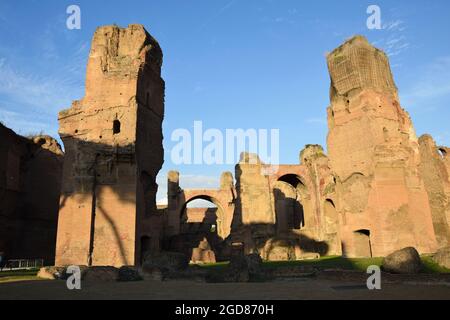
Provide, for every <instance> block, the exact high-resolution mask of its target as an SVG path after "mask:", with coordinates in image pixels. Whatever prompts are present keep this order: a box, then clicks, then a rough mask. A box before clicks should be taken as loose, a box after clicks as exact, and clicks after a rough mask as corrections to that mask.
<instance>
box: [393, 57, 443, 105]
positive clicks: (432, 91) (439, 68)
mask: <svg viewBox="0 0 450 320" xmlns="http://www.w3.org/2000/svg"><path fill="white" fill-rule="evenodd" d="M442 98H444V99H449V100H450V56H446V57H440V58H437V59H435V60H434V61H433V62H432V63H430V64H429V65H428V66H426V67H425V69H424V70H423V71H422V73H421V76H420V77H419V78H418V80H417V81H416V82H415V83H414V84H413V85H412V86H411V87H410V88H409V89H408V90H407V91H406V92H405V93H403V94H401V99H402V103H404V104H405V105H408V106H419V105H427V104H430V103H432V102H433V100H435V99H442Z"/></svg>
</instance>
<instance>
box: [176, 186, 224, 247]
mask: <svg viewBox="0 0 450 320" xmlns="http://www.w3.org/2000/svg"><path fill="white" fill-rule="evenodd" d="M195 200H205V201H208V202H211V203H213V204H214V205H215V206H216V207H217V210H216V212H215V216H216V217H215V222H216V223H215V225H216V232H217V235H218V236H219V237H220V238H222V239H225V238H226V237H227V236H228V234H229V231H228V228H229V226H227V225H226V224H227V220H228V219H226V216H225V215H226V214H227V212H226V211H225V210H226V207H225V204H223V203H221V201H220V200H219V199H218V198H217V197H216V196H214V195H212V194H209V193H208V192H205V193H194V194H189V193H188V194H187V195H186V196H185V199H184V203H183V205H182V206H181V207H180V211H179V213H178V216H179V219H180V220H181V219H183V215H184V214H185V212H186V210H187V208H188V204H189V203H191V202H193V201H195ZM213 220H214V218H213V217H211V216H208V212H206V214H205V221H206V222H208V221H213Z"/></svg>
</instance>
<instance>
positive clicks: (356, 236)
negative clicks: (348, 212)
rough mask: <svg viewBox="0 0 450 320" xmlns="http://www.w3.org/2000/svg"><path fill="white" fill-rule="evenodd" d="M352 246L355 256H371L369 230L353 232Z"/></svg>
mask: <svg viewBox="0 0 450 320" xmlns="http://www.w3.org/2000/svg"><path fill="white" fill-rule="evenodd" d="M353 247H354V250H353V251H354V256H355V257H369V258H370V257H372V245H371V243H370V230H367V229H361V230H357V231H355V232H353Z"/></svg>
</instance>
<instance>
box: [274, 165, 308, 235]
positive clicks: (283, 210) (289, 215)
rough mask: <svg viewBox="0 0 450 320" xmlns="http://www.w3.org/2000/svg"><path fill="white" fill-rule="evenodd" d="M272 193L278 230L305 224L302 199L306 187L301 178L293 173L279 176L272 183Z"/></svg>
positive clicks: (295, 227) (296, 227) (290, 228)
mask: <svg viewBox="0 0 450 320" xmlns="http://www.w3.org/2000/svg"><path fill="white" fill-rule="evenodd" d="M273 195H274V200H275V215H276V217H277V221H278V222H279V231H281V232H285V231H287V230H292V229H297V230H299V229H301V228H303V227H304V226H305V216H304V208H303V201H304V198H305V197H306V195H307V188H306V185H305V184H304V182H303V180H302V178H301V177H300V176H299V175H297V174H293V173H287V174H284V175H282V176H280V177H279V178H278V180H277V182H276V183H275V184H274V187H273ZM280 218H281V221H279V219H280ZM283 225H284V226H283ZM286 229H287V230H286Z"/></svg>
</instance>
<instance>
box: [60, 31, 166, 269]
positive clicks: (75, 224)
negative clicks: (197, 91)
mask: <svg viewBox="0 0 450 320" xmlns="http://www.w3.org/2000/svg"><path fill="white" fill-rule="evenodd" d="M161 65H162V51H161V48H160V46H159V44H158V43H157V41H156V40H155V39H154V38H153V37H152V36H150V35H149V34H148V33H147V31H146V30H145V29H144V28H143V27H142V26H141V25H130V26H128V28H125V29H122V28H119V27H118V26H115V25H114V26H105V27H100V28H98V29H97V30H96V32H95V34H94V37H93V40H92V45H91V51H90V54H89V61H88V67H87V75H86V94H85V97H84V98H83V99H82V100H79V101H75V102H73V104H72V107H71V108H70V109H67V110H63V111H61V112H60V114H59V123H60V131H59V133H60V136H61V138H62V140H63V142H64V146H65V150H66V158H65V162H64V180H63V187H62V195H61V202H60V212H59V225H58V239H57V252H56V263H57V264H58V265H67V264H82V265H113V266H121V265H130V264H138V263H139V261H140V254H141V243H142V242H144V243H145V242H146V241H145V239H147V238H143V237H148V236H149V235H150V234H151V233H153V234H154V233H155V232H157V231H158V230H161V228H162V220H161V218H158V217H156V216H155V215H157V208H156V201H155V198H156V191H157V185H156V175H157V173H158V171H159V170H160V168H161V166H162V163H163V147H162V128H161V126H162V120H163V115H164V81H163V80H162V79H161ZM155 229H156V230H155ZM152 230H153V231H152ZM141 238H143V239H141ZM141 240H142V241H141ZM154 241H156V242H159V239H154Z"/></svg>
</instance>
